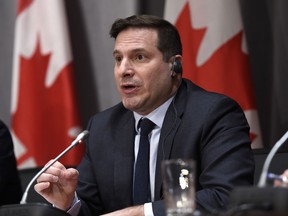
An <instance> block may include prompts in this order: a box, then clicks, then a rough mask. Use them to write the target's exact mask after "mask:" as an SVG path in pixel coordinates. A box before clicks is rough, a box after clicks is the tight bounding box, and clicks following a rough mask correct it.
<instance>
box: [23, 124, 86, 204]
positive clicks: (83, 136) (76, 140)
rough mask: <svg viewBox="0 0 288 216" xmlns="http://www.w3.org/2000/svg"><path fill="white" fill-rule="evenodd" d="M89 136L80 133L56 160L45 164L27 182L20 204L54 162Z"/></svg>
mask: <svg viewBox="0 0 288 216" xmlns="http://www.w3.org/2000/svg"><path fill="white" fill-rule="evenodd" d="M88 136H89V131H87V130H85V131H83V132H81V133H80V134H79V135H78V136H77V137H76V139H75V140H74V141H73V142H72V143H71V144H70V146H68V147H67V148H66V149H65V150H64V151H63V152H61V153H60V154H59V155H58V156H57V157H56V158H54V159H53V160H51V161H50V162H49V163H48V164H46V165H45V166H44V167H43V168H42V169H41V170H40V171H39V172H38V173H37V174H36V175H35V176H34V178H33V179H32V180H31V181H30V182H29V184H28V186H27V187H26V189H25V192H24V194H23V196H22V199H21V201H20V204H26V203H27V202H26V201H27V196H28V191H29V189H30V187H31V186H32V184H33V182H34V181H36V179H37V178H38V177H39V176H40V175H41V174H43V173H44V172H45V171H46V170H47V169H49V168H50V167H51V166H52V165H53V164H54V163H56V161H58V160H59V159H60V158H61V157H62V156H63V155H65V154H66V153H67V152H68V151H70V150H71V149H72V148H73V147H75V146H76V145H77V144H78V143H82V142H84V141H85V140H86V139H87V138H88Z"/></svg>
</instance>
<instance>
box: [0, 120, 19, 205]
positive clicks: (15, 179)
mask: <svg viewBox="0 0 288 216" xmlns="http://www.w3.org/2000/svg"><path fill="white" fill-rule="evenodd" d="M21 196H22V188H21V183H20V178H19V175H18V170H17V165H16V159H15V155H14V146H13V142H12V137H11V135H10V132H9V130H8V128H7V127H6V125H5V124H4V123H3V122H2V121H0V205H4V204H13V203H19V202H20V199H21Z"/></svg>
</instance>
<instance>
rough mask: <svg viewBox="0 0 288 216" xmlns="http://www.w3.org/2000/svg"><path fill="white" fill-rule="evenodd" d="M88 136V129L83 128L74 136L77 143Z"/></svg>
mask: <svg viewBox="0 0 288 216" xmlns="http://www.w3.org/2000/svg"><path fill="white" fill-rule="evenodd" d="M88 137H89V131H88V130H84V131H82V132H81V133H80V134H79V135H78V136H77V137H76V141H77V143H79V142H83V141H85V140H86V139H87V138H88Z"/></svg>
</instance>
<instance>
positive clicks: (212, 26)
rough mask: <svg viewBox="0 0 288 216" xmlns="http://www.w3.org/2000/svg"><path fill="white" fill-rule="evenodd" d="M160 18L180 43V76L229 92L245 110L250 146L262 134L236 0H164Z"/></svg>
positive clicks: (259, 140) (257, 144) (259, 142)
mask: <svg viewBox="0 0 288 216" xmlns="http://www.w3.org/2000/svg"><path fill="white" fill-rule="evenodd" d="M164 18H165V19H166V20H168V21H170V22H171V23H173V24H175V26H176V27H177V29H178V30H179V33H180V37H181V40H182V45H183V71H184V72H183V77H186V78H188V79H190V80H192V81H193V82H194V83H196V84H198V85H199V86H201V87H203V88H205V89H207V90H210V91H214V92H219V93H222V94H225V95H228V96H230V97H231V98H233V99H234V100H236V101H237V102H238V103H239V104H240V106H241V107H242V109H243V110H244V112H245V115H246V118H247V120H248V123H249V125H250V127H251V130H250V137H251V141H252V144H251V147H252V148H262V147H263V144H262V138H261V132H260V126H259V120H258V113H257V109H256V104H255V98H254V91H253V88H252V82H251V70H250V66H249V59H248V55H247V53H248V52H247V48H246V43H245V37H244V34H243V26H242V21H241V14H240V6H239V1H238V0H228V1H227V0H177V1H175V0H166V2H165V9H164Z"/></svg>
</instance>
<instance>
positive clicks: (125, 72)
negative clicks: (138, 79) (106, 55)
mask: <svg viewBox="0 0 288 216" xmlns="http://www.w3.org/2000/svg"><path fill="white" fill-rule="evenodd" d="M120 73H121V75H122V76H131V75H133V74H134V69H133V64H132V62H131V61H130V60H128V59H123V60H122V62H121V65H120Z"/></svg>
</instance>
